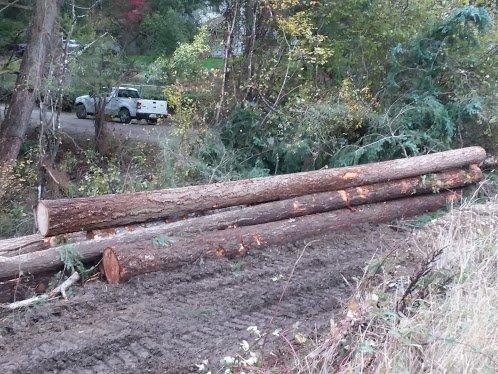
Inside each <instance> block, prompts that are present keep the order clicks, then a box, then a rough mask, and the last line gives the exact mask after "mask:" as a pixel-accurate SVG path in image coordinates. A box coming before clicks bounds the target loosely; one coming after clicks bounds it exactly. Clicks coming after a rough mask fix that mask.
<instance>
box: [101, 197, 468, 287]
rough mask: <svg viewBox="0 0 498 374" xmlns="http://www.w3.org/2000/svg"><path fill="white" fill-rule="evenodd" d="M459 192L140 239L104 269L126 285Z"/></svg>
mask: <svg viewBox="0 0 498 374" xmlns="http://www.w3.org/2000/svg"><path fill="white" fill-rule="evenodd" d="M458 197H459V195H458V194H457V193H452V192H445V193H442V194H438V195H430V196H418V197H411V198H407V199H401V200H394V201H390V202H383V203H375V204H370V205H363V206H361V207H359V208H357V209H356V210H354V211H352V210H349V209H340V210H335V211H332V212H327V213H318V214H312V215H309V216H304V217H299V218H294V219H290V220H285V221H278V222H270V223H264V224H260V225H255V226H246V227H240V228H235V229H227V230H222V231H214V232H210V233H203V234H199V235H196V236H195V237H193V238H181V237H180V238H178V237H174V238H168V239H167V240H164V241H163V242H151V241H135V242H128V243H123V244H121V245H120V246H114V247H108V248H106V249H105V251H104V256H103V269H104V273H105V277H106V278H107V281H108V282H109V283H122V282H126V281H127V280H129V279H130V278H132V277H134V276H137V275H139V274H144V273H150V272H154V271H158V270H168V269H173V268H176V267H178V266H181V265H184V264H188V263H192V262H194V261H196V260H197V259H199V258H201V257H227V258H235V257H239V256H243V255H245V254H246V253H247V252H248V251H249V250H252V249H254V248H260V249H262V248H265V247H268V246H270V245H282V244H287V243H291V242H294V241H297V240H301V239H306V238H311V237H315V236H317V235H322V234H325V233H327V232H330V231H331V230H337V229H340V228H346V227H351V226H353V225H358V224H362V223H367V222H369V223H380V222H387V221H391V220H393V219H395V218H406V217H411V216H415V215H419V214H422V213H426V212H430V211H435V210H437V209H439V208H441V207H443V206H444V205H445V204H446V203H447V202H449V201H450V202H451V201H454V200H455V199H457V198H458Z"/></svg>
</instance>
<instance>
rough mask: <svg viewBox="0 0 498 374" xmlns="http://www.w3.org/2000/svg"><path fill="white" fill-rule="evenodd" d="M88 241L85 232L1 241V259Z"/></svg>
mask: <svg viewBox="0 0 498 374" xmlns="http://www.w3.org/2000/svg"><path fill="white" fill-rule="evenodd" d="M85 239H86V234H85V233H84V232H75V233H71V234H63V235H57V236H51V237H43V236H41V235H40V234H33V235H27V236H21V237H17V238H10V239H4V240H0V257H12V256H18V255H22V254H26V253H32V252H37V251H42V250H44V249H47V248H51V247H56V246H59V245H63V244H68V243H73V242H77V241H81V240H85Z"/></svg>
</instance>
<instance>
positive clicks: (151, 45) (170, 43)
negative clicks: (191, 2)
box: [140, 8, 196, 55]
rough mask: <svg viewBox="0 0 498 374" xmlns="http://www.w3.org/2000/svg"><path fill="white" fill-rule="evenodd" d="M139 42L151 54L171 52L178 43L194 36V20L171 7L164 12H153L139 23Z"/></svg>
mask: <svg viewBox="0 0 498 374" xmlns="http://www.w3.org/2000/svg"><path fill="white" fill-rule="evenodd" d="M140 27H141V30H142V34H143V35H144V36H142V40H141V44H142V45H143V46H147V47H146V52H147V53H151V54H156V55H157V54H165V55H170V54H172V53H173V52H174V51H175V49H176V48H177V46H178V45H179V44H180V43H186V42H188V41H189V40H191V39H192V37H193V36H194V33H195V30H196V25H195V23H194V21H193V20H192V19H191V18H190V17H188V16H186V15H185V14H182V13H180V12H179V11H177V10H174V9H172V8H170V9H168V10H166V11H165V12H161V13H160V12H155V13H152V14H151V15H149V16H147V17H146V18H145V19H144V21H143V22H142V23H141V24H140Z"/></svg>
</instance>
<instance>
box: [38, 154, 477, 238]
mask: <svg viewBox="0 0 498 374" xmlns="http://www.w3.org/2000/svg"><path fill="white" fill-rule="evenodd" d="M485 157H486V152H485V150H484V149H482V148H481V147H469V148H463V149H458V150H452V151H447V152H441V153H435V154H430V155H425V156H418V157H412V158H406V159H400V160H392V161H385V162H379V163H375V164H367V165H360V166H352V167H344V168H338V169H322V170H318V171H311V172H304V173H297V174H288V175H279V176H273V177H265V178H256V179H247V180H241V181H233V182H222V183H214V184H210V185H202V186H191V187H183V188H174V189H166V190H159V191H148V192H137V193H129V194H118V195H107V196H97V197H91V198H77V199H61V200H43V201H41V202H40V203H39V204H38V209H37V223H38V228H39V230H40V232H41V234H42V235H44V236H47V235H57V234H61V233H67V232H74V231H79V230H91V229H95V228H103V227H112V226H122V225H126V224H128V223H133V222H146V221H151V220H157V219H161V218H165V217H168V216H171V215H175V214H186V213H191V212H201V211H206V210H210V209H216V208H223V207H229V206H235V205H245V204H256V203H262V202H267V201H274V200H280V199H286V198H290V197H294V196H302V195H305V194H311V193H319V192H325V191H336V190H340V189H344V188H350V187H357V186H362V185H367V184H372V183H378V182H385V181H390V180H395V179H402V178H408V177H414V176H419V175H422V174H427V173H434V172H439V171H443V170H448V169H453V168H459V167H462V166H466V165H468V164H474V163H475V164H478V163H480V162H481V161H483V160H484V158H485Z"/></svg>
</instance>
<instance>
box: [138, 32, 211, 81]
mask: <svg viewBox="0 0 498 374" xmlns="http://www.w3.org/2000/svg"><path fill="white" fill-rule="evenodd" d="M208 41H209V34H208V31H207V29H205V28H201V29H199V32H198V33H197V34H196V35H195V37H194V39H193V41H192V42H184V43H181V44H180V45H179V46H178V48H176V49H175V51H174V52H173V53H172V54H171V55H170V54H166V53H165V54H162V55H161V56H160V57H159V58H157V60H156V61H155V62H154V63H153V64H152V65H151V67H150V68H149V72H148V76H149V78H150V79H154V80H160V81H166V82H167V81H169V82H176V81H178V80H187V79H188V80H191V81H195V80H200V79H202V77H205V73H206V69H205V67H204V65H203V64H204V60H203V58H204V55H205V54H206V53H207V52H209V50H210V47H209V43H208Z"/></svg>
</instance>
